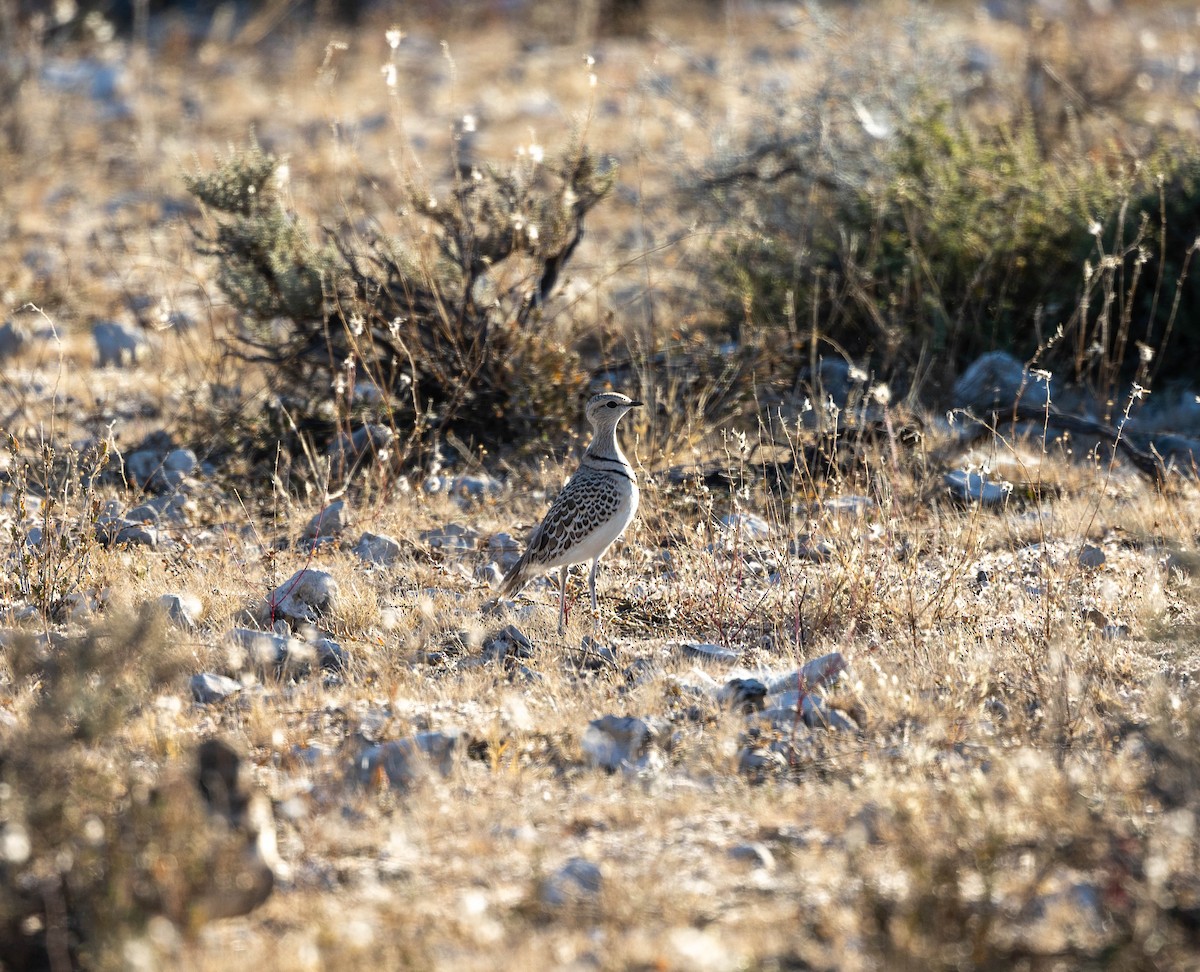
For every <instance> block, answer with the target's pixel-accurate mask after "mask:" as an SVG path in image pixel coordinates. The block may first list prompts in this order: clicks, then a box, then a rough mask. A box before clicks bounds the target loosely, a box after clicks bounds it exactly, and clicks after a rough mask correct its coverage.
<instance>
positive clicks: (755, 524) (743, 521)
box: [720, 513, 771, 540]
mask: <svg viewBox="0 0 1200 972" xmlns="http://www.w3.org/2000/svg"><path fill="white" fill-rule="evenodd" d="M720 522H721V527H722V529H724V530H725V531H726V532H728V533H735V534H737V535H738V536H740V537H742V539H744V540H766V539H767V538H768V537H770V536H771V524H769V523H768V522H767V521H766V520H764V519H763V518H762V517H761V516H758V515H756V514H754V513H729V514H727V515H725V516H723V517H721V521H720Z"/></svg>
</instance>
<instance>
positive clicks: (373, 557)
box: [352, 533, 403, 566]
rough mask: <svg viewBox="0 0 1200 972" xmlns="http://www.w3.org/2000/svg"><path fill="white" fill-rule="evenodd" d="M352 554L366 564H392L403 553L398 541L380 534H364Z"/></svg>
mask: <svg viewBox="0 0 1200 972" xmlns="http://www.w3.org/2000/svg"><path fill="white" fill-rule="evenodd" d="M352 552H353V553H354V554H355V556H357V557H359V558H360V559H362V560H364V561H366V562H367V563H368V564H383V565H385V566H386V565H388V564H393V563H395V562H396V561H397V560H398V559H399V558H400V554H401V553H402V552H403V548H402V547H401V546H400V541H399V540H395V539H393V538H392V537H389V536H387V535H386V534H382V533H364V534H363V535H362V536H361V537H359V538H358V543H356V544H355V545H354V548H353V550H352Z"/></svg>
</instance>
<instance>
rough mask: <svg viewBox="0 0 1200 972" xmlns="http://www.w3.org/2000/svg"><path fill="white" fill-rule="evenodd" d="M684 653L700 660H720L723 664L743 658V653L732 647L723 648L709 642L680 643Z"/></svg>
mask: <svg viewBox="0 0 1200 972" xmlns="http://www.w3.org/2000/svg"><path fill="white" fill-rule="evenodd" d="M680 648H682V649H683V653H684V654H685V655H687V657H688V658H695V659H697V660H698V661H706V662H719V663H722V664H731V663H733V662H735V661H737V660H738V659H739V658H741V657H742V656H741V653H740V652H737V651H733V650H732V649H730V648H722V647H721V646H720V645H712V644H707V643H701V644H691V643H687V644H683V645H680Z"/></svg>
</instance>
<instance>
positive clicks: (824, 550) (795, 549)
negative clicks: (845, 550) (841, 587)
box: [788, 537, 833, 564]
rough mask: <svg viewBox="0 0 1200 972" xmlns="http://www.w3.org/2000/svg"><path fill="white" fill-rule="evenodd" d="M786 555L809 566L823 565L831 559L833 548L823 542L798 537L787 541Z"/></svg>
mask: <svg viewBox="0 0 1200 972" xmlns="http://www.w3.org/2000/svg"><path fill="white" fill-rule="evenodd" d="M788 553H790V554H791V555H792V556H793V557H795V558H796V559H798V560H803V561H807V562H808V563H810V564H824V563H828V562H829V560H830V559H831V558H832V557H833V547H831V546H830V545H829V544H828V543H826V542H825V541H824V540H814V539H813V538H812V537H798V538H796V539H795V540H790V541H788Z"/></svg>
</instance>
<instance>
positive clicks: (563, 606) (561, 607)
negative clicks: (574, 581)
mask: <svg viewBox="0 0 1200 972" xmlns="http://www.w3.org/2000/svg"><path fill="white" fill-rule="evenodd" d="M570 569H571V565H570V564H563V568H562V572H561V573H560V574H559V582H558V633H559V634H562V633H563V631H564V630H566V627H567V571H569V570H570Z"/></svg>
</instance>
